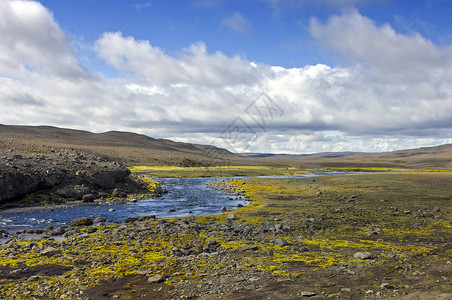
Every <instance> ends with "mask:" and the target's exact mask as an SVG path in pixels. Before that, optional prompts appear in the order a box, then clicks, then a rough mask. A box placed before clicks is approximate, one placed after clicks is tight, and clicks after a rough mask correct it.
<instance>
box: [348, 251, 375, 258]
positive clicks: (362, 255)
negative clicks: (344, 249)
mask: <svg viewBox="0 0 452 300" xmlns="http://www.w3.org/2000/svg"><path fill="white" fill-rule="evenodd" d="M353 257H354V258H358V259H372V258H373V256H372V253H370V252H356V253H355V254H353Z"/></svg>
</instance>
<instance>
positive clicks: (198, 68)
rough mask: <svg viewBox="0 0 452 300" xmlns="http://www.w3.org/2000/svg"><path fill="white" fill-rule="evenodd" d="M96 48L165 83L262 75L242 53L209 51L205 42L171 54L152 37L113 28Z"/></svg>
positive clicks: (123, 66) (213, 82)
mask: <svg viewBox="0 0 452 300" xmlns="http://www.w3.org/2000/svg"><path fill="white" fill-rule="evenodd" d="M96 49H97V52H98V54H99V56H100V57H101V58H103V59H105V61H106V62H108V63H109V64H111V65H113V66H114V67H116V68H118V69H119V70H123V71H133V72H134V73H135V74H138V75H141V76H145V77H146V78H148V79H150V80H152V81H154V82H156V83H158V84H163V85H167V84H175V83H186V84H199V85H210V86H225V85H234V84H253V83H255V82H256V81H257V79H258V78H257V77H258V76H259V74H258V72H257V70H256V68H255V67H253V66H252V65H251V64H250V63H249V62H247V61H246V60H243V59H242V58H240V57H239V56H235V57H232V58H230V57H227V56H225V55H224V54H222V53H221V52H216V53H213V54H209V53H207V49H206V45H205V44H204V43H202V42H198V43H194V44H191V45H190V46H189V47H188V48H187V49H184V52H183V53H181V54H180V55H179V56H178V57H171V56H169V55H167V54H166V53H165V52H164V51H163V50H162V49H159V48H157V47H153V46H152V45H151V44H150V43H149V41H139V40H135V39H134V38H133V37H130V36H128V37H124V36H123V35H122V33H121V32H114V33H104V34H103V36H102V37H101V38H100V39H99V40H98V41H97V42H96Z"/></svg>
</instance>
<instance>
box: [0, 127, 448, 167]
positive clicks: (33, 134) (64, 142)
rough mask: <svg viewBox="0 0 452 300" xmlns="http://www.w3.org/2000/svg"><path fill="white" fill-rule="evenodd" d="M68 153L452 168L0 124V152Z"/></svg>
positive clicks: (136, 160) (437, 151) (203, 161)
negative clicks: (249, 150)
mask: <svg viewBox="0 0 452 300" xmlns="http://www.w3.org/2000/svg"><path fill="white" fill-rule="evenodd" d="M67 148H69V149H72V150H78V151H83V152H88V153H91V154H94V155H99V156H105V157H110V158H113V159H115V160H120V161H122V162H123V163H125V164H127V165H136V164H146V165H162V164H163V165H178V166H208V165H227V164H232V165H272V166H295V167H307V168H322V167H393V168H440V169H452V145H451V144H447V145H441V146H436V147H423V148H419V149H409V150H400V151H394V152H385V153H359V152H340V153H339V152H338V153H335V152H327V153H316V154H310V155H284V154H276V155H275V154H247V155H236V154H233V153H231V152H230V151H228V150H226V149H221V148H217V147H214V146H209V145H199V144H189V143H180V142H174V141H171V140H167V139H154V138H151V137H149V136H146V135H142V134H137V133H131V132H120V131H109V132H105V133H91V132H88V131H83V130H74V129H64V128H57V127H51V126H10V125H0V150H1V151H8V150H11V149H13V150H14V151H18V152H30V153H44V154H45V153H46V152H50V151H54V152H55V151H59V150H60V149H67Z"/></svg>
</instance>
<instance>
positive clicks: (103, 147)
mask: <svg viewBox="0 0 452 300" xmlns="http://www.w3.org/2000/svg"><path fill="white" fill-rule="evenodd" d="M208 147H209V146H204V145H192V144H188V143H178V142H174V141H171V140H166V139H154V138H151V137H148V136H145V135H142V134H136V133H131V132H120V131H109V132H105V133H91V132H88V131H83V130H74V129H64V128H57V127H51V126H10V125H0V149H2V148H3V150H4V151H8V150H14V151H17V152H28V153H46V152H50V151H53V152H55V151H60V150H61V149H67V148H70V149H73V150H79V151H83V152H89V153H92V154H96V155H99V156H108V157H111V158H114V159H118V160H121V161H123V162H124V163H126V164H140V163H141V164H144V163H145V164H149V165H157V164H171V165H186V166H190V165H208V164H209V163H211V161H212V159H213V156H214V155H213V154H212V153H207V152H206V149H208ZM217 149H218V151H221V153H222V156H225V155H226V156H228V157H232V158H234V157H236V158H239V157H238V156H236V155H234V154H232V153H231V152H229V151H227V150H225V149H220V148H217ZM239 159H240V158H239ZM215 160H220V163H221V162H226V160H225V159H224V158H222V157H217V156H215Z"/></svg>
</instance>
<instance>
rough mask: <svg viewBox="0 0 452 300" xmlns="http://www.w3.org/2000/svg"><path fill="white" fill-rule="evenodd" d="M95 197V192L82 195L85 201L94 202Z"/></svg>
mask: <svg viewBox="0 0 452 300" xmlns="http://www.w3.org/2000/svg"><path fill="white" fill-rule="evenodd" d="M95 199H96V196H94V195H93V194H86V195H84V196H83V197H82V201H83V202H94V200H95Z"/></svg>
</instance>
